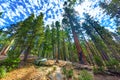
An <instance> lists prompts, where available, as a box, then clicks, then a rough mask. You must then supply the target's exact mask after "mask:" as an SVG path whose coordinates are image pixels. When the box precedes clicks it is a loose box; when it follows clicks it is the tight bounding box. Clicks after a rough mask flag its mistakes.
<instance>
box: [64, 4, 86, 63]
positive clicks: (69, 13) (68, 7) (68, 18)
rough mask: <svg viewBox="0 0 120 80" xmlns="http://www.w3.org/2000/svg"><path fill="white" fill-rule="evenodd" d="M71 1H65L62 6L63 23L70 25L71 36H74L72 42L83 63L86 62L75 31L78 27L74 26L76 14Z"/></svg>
mask: <svg viewBox="0 0 120 80" xmlns="http://www.w3.org/2000/svg"><path fill="white" fill-rule="evenodd" d="M72 6H73V5H72V3H70V4H67V3H66V2H65V7H64V11H65V13H64V20H63V22H64V24H67V26H68V27H69V26H70V27H71V31H72V34H73V38H74V42H75V46H76V49H77V53H78V58H79V61H80V63H81V64H84V63H86V59H85V55H84V54H83V51H82V47H81V45H80V43H79V39H78V36H77V33H76V29H77V28H78V27H77V26H76V23H75V20H76V18H75V17H76V16H75V11H74V9H73V7H72Z"/></svg>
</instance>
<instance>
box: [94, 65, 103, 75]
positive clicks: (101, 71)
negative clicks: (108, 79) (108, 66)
mask: <svg viewBox="0 0 120 80" xmlns="http://www.w3.org/2000/svg"><path fill="white" fill-rule="evenodd" d="M104 70H105V69H104V67H102V66H101V67H97V68H96V67H93V72H94V74H103V73H104Z"/></svg>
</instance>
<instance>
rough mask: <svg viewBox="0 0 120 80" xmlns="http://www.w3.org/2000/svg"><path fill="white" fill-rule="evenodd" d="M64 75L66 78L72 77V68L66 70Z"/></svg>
mask: <svg viewBox="0 0 120 80" xmlns="http://www.w3.org/2000/svg"><path fill="white" fill-rule="evenodd" d="M66 76H67V78H72V76H73V69H70V70H68V71H67V74H66Z"/></svg>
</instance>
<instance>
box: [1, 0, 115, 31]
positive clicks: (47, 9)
mask: <svg viewBox="0 0 120 80" xmlns="http://www.w3.org/2000/svg"><path fill="white" fill-rule="evenodd" d="M63 1H64V0H0V12H3V14H2V16H1V18H0V29H1V28H5V27H6V26H9V25H10V24H13V23H16V22H19V21H21V20H24V19H26V18H27V17H28V16H29V15H30V14H31V13H34V14H35V15H38V14H39V13H40V12H43V13H44V20H45V23H47V24H50V23H51V22H52V21H55V20H59V21H60V20H61V19H62V15H61V14H62V13H63V9H62V7H63ZM98 1H100V0H94V1H93V0H85V2H84V3H82V4H81V5H77V6H76V7H75V9H76V11H78V12H79V14H80V17H83V15H82V14H83V12H87V13H89V14H90V15H91V16H93V17H94V19H95V20H97V21H99V22H100V24H101V25H103V26H106V28H107V29H109V30H110V31H113V32H114V30H115V28H116V26H115V23H114V20H113V19H110V18H109V16H107V15H106V14H105V13H103V11H104V10H102V9H101V8H100V7H99V6H98ZM106 1H108V0H106Z"/></svg>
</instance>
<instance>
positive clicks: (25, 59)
mask: <svg viewBox="0 0 120 80" xmlns="http://www.w3.org/2000/svg"><path fill="white" fill-rule="evenodd" d="M29 53H30V47H27V49H26V51H25V53H24V59H23V61H24V62H26V61H27V58H28V55H29Z"/></svg>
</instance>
